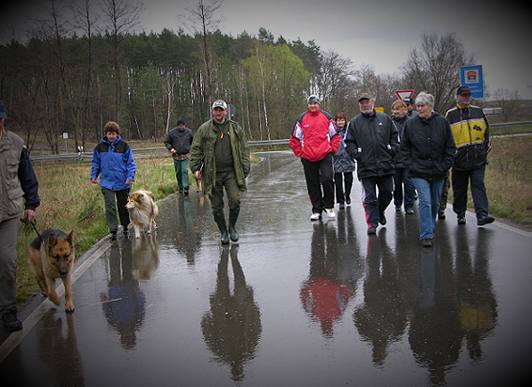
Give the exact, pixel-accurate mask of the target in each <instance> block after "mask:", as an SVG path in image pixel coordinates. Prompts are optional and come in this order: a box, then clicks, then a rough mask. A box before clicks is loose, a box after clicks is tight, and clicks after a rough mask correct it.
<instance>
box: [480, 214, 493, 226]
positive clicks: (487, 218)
mask: <svg viewBox="0 0 532 387" xmlns="http://www.w3.org/2000/svg"><path fill="white" fill-rule="evenodd" d="M494 221H495V218H494V217H493V216H490V215H486V216H485V217H483V218H481V219H479V220H478V221H477V225H478V226H484V225H485V224H490V223H493V222H494Z"/></svg>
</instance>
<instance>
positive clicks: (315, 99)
mask: <svg viewBox="0 0 532 387" xmlns="http://www.w3.org/2000/svg"><path fill="white" fill-rule="evenodd" d="M307 103H317V104H319V103H320V99H319V98H318V96H317V95H314V94H312V95H311V96H309V97H308V98H307Z"/></svg>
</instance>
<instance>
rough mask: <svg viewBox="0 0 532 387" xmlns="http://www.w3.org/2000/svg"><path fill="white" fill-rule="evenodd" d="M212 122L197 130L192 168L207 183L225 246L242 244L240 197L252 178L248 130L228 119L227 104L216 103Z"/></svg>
mask: <svg viewBox="0 0 532 387" xmlns="http://www.w3.org/2000/svg"><path fill="white" fill-rule="evenodd" d="M211 115H212V118H211V119H210V120H208V121H206V122H204V123H203V124H202V125H201V126H200V127H199V128H198V130H197V132H196V134H195V135H194V139H193V141H192V148H191V156H190V168H191V170H192V172H193V173H194V176H195V177H196V178H197V179H203V191H204V193H205V195H209V199H210V201H211V208H212V214H213V217H214V221H215V222H216V224H217V225H218V229H219V230H220V234H221V238H220V239H221V243H222V244H223V245H226V244H228V243H229V238H230V239H231V241H232V242H238V240H239V234H238V231H237V229H236V222H237V220H238V215H239V213H240V193H241V192H244V191H245V190H246V177H247V176H248V174H249V169H250V163H249V151H248V146H247V142H246V138H245V135H244V130H242V127H241V126H240V125H239V124H238V123H237V122H235V121H232V120H230V119H229V118H227V103H226V102H225V101H224V100H221V99H219V100H216V101H214V102H213V104H212V107H211ZM224 188H225V192H226V195H227V199H228V202H229V232H228V230H227V223H226V221H225V215H224Z"/></svg>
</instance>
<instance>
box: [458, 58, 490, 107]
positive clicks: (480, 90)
mask: <svg viewBox="0 0 532 387" xmlns="http://www.w3.org/2000/svg"><path fill="white" fill-rule="evenodd" d="M460 85H462V86H467V87H469V88H470V89H471V96H472V97H473V98H477V99H479V98H484V76H483V74H482V65H475V66H462V67H461V68H460Z"/></svg>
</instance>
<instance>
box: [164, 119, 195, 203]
mask: <svg viewBox="0 0 532 387" xmlns="http://www.w3.org/2000/svg"><path fill="white" fill-rule="evenodd" d="M192 138H193V135H192V130H191V129H189V128H187V126H186V122H185V120H183V119H181V118H180V119H178V120H177V127H175V128H173V129H172V130H170V131H169V132H168V134H167V135H166V139H165V140H164V145H165V146H166V149H168V150H169V151H170V153H171V154H172V158H173V159H174V168H175V175H176V178H177V185H178V188H179V193H180V194H184V195H185V196H188V192H189V189H190V187H189V181H188V165H189V162H188V161H189V159H190V147H191V145H192Z"/></svg>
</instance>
